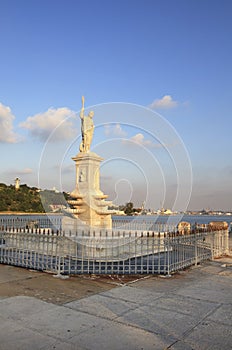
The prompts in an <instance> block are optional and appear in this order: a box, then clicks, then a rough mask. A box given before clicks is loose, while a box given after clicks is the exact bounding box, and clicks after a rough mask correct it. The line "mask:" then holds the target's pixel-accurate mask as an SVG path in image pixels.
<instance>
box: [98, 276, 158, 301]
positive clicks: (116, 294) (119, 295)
mask: <svg viewBox="0 0 232 350" xmlns="http://www.w3.org/2000/svg"><path fill="white" fill-rule="evenodd" d="M144 281H145V280H144ZM136 283H137V282H136ZM136 283H135V284H136ZM133 287H134V284H132V285H130V286H123V287H119V288H114V289H111V290H109V291H106V292H103V293H101V295H104V296H108V297H111V298H115V299H117V300H124V301H130V302H131V303H136V304H139V303H141V304H142V305H149V304H150V303H151V302H153V301H154V300H156V299H158V298H160V297H161V296H162V294H163V293H159V292H155V291H154V288H153V292H151V291H147V290H143V289H139V288H133Z"/></svg>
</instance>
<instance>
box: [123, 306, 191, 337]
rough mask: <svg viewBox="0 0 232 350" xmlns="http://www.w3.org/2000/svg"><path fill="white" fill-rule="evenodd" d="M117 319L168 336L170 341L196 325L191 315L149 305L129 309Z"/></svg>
mask: <svg viewBox="0 0 232 350" xmlns="http://www.w3.org/2000/svg"><path fill="white" fill-rule="evenodd" d="M117 321H118V322H121V323H124V324H130V325H132V326H136V327H138V328H141V329H144V330H146V331H149V332H153V333H155V334H159V335H162V336H163V337H168V338H170V339H169V340H170V343H172V342H174V341H175V340H177V339H178V338H181V337H182V336H183V334H184V333H185V332H186V331H188V330H189V329H191V328H192V327H193V326H194V325H195V321H194V319H193V318H192V317H191V316H187V315H184V314H183V313H178V312H173V311H168V310H163V309H162V310H161V309H159V308H156V309H155V308H154V309H151V308H150V307H149V306H142V307H139V308H137V309H135V310H132V311H128V312H127V313H125V314H124V315H123V316H121V317H119V318H118V319H117Z"/></svg>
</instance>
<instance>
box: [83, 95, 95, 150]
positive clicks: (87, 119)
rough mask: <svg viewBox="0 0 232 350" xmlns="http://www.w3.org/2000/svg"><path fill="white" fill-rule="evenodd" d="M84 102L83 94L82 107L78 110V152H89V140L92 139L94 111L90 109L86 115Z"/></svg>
mask: <svg viewBox="0 0 232 350" xmlns="http://www.w3.org/2000/svg"><path fill="white" fill-rule="evenodd" d="M84 103H85V98H84V96H82V108H81V112H80V118H81V135H82V141H81V144H80V152H89V150H90V145H91V142H92V139H93V131H94V124H93V116H94V112H93V111H90V112H89V114H88V115H84Z"/></svg>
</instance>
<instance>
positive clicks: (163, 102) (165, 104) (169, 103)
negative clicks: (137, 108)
mask: <svg viewBox="0 0 232 350" xmlns="http://www.w3.org/2000/svg"><path fill="white" fill-rule="evenodd" d="M177 105H178V102H177V101H174V100H173V99H172V96H170V95H165V96H163V97H162V98H161V99H156V100H154V101H153V102H152V103H151V104H150V105H149V107H150V108H151V109H169V108H174V107H176V106H177Z"/></svg>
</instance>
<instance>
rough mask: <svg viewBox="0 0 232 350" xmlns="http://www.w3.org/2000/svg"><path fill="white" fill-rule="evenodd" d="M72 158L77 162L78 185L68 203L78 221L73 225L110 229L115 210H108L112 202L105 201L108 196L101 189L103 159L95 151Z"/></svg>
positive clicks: (81, 153)
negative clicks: (101, 164)
mask: <svg viewBox="0 0 232 350" xmlns="http://www.w3.org/2000/svg"><path fill="white" fill-rule="evenodd" d="M72 159H73V160H74V162H75V163H76V187H75V189H74V190H73V191H72V192H71V198H72V199H71V200H69V201H68V203H69V204H70V206H71V207H72V208H70V210H69V212H70V213H71V214H72V217H73V219H77V221H76V223H75V224H74V223H73V224H71V225H72V226H73V225H75V226H76V227H80V225H83V227H91V228H107V229H110V228H111V227H112V219H111V214H112V213H113V211H110V210H108V205H110V204H111V202H108V201H105V199H106V198H107V197H108V196H107V195H105V194H104V193H103V192H102V191H101V190H100V171H99V168H100V163H101V161H102V160H103V159H102V158H101V157H99V156H98V155H97V154H96V153H93V152H88V153H83V152H80V153H78V154H77V156H76V157H73V158H72ZM66 221H67V222H68V219H67V218H66ZM69 221H70V220H69ZM70 222H71V221H70ZM73 228H74V227H73Z"/></svg>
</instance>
